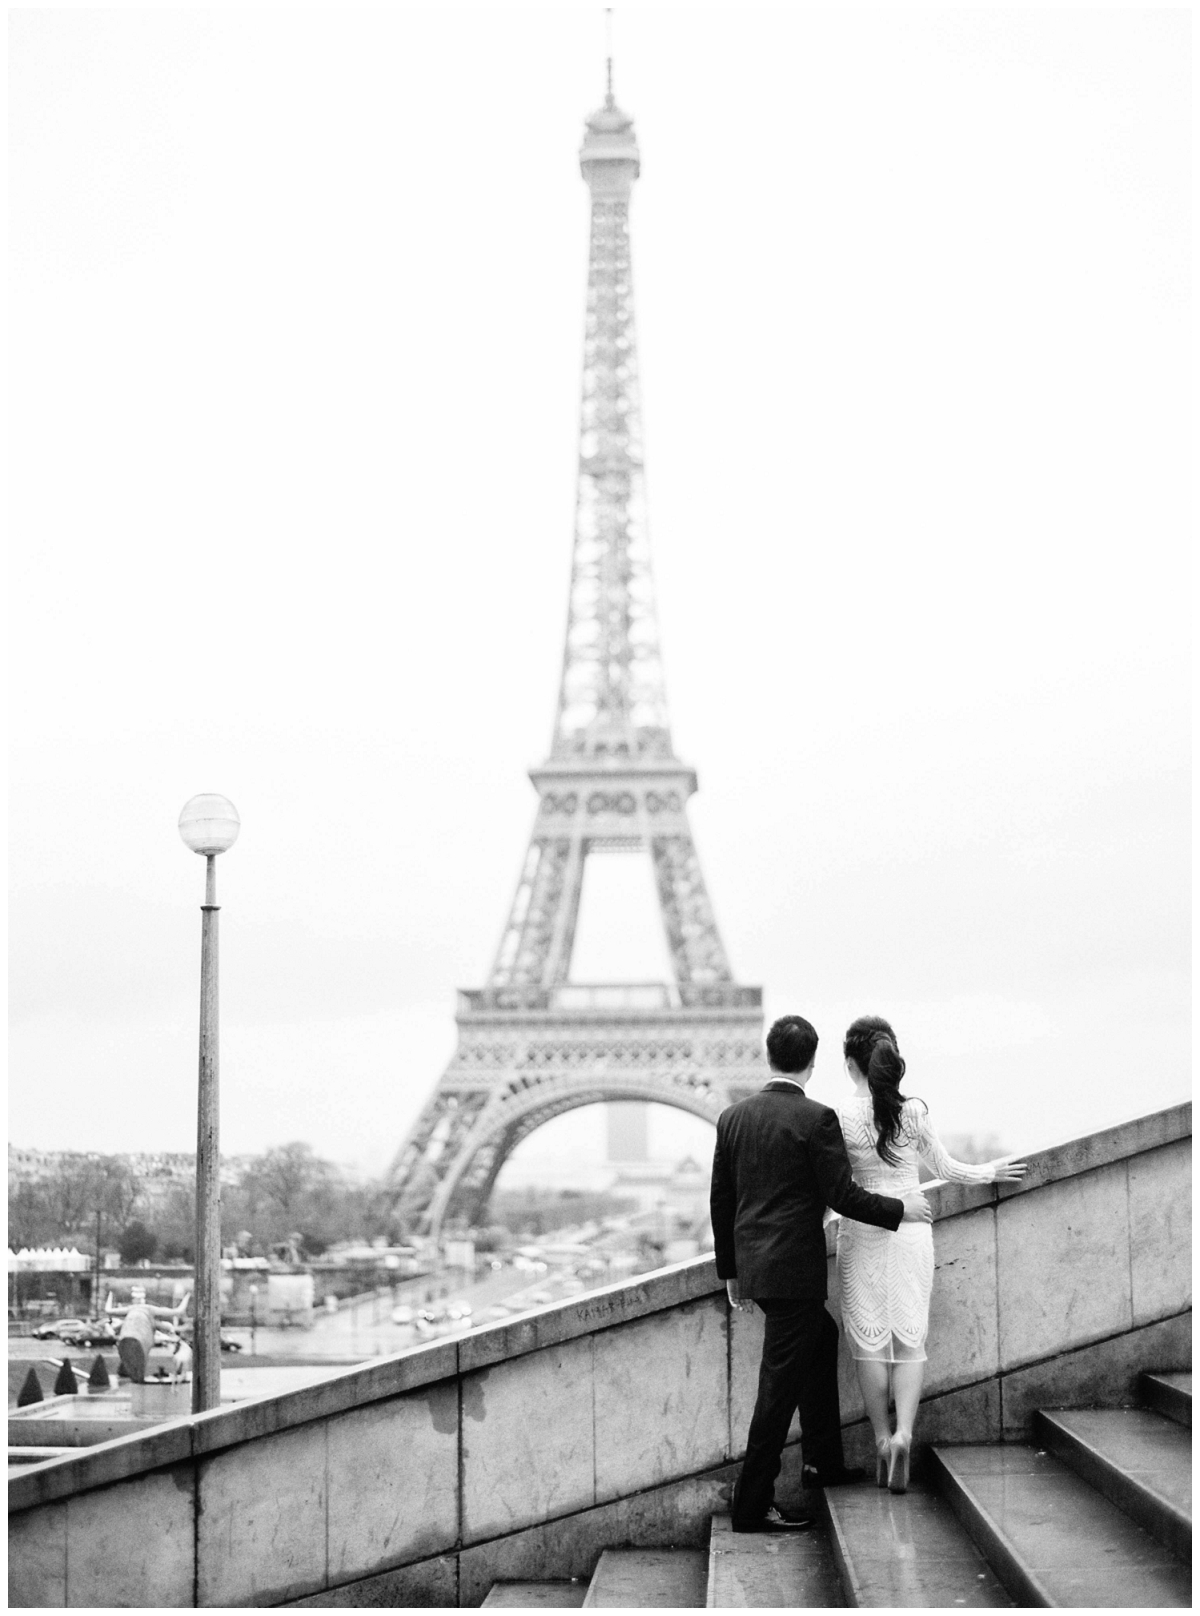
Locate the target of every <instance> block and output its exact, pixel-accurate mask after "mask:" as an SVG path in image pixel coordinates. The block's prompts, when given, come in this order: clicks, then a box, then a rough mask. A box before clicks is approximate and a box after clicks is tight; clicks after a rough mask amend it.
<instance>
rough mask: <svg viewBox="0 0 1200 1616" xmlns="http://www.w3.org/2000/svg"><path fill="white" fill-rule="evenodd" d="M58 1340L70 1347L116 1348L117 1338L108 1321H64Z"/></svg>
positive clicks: (60, 1326)
mask: <svg viewBox="0 0 1200 1616" xmlns="http://www.w3.org/2000/svg"><path fill="white" fill-rule="evenodd" d="M58 1339H59V1340H60V1341H61V1342H62V1343H63V1344H64V1345H65V1346H68V1347H115V1346H116V1344H117V1337H116V1334H115V1333H114V1331H113V1327H112V1325H111V1324H110V1323H109V1322H108V1320H107V1319H87V1320H80V1319H64V1321H63V1322H62V1323H61V1324H60V1325H59V1327H58Z"/></svg>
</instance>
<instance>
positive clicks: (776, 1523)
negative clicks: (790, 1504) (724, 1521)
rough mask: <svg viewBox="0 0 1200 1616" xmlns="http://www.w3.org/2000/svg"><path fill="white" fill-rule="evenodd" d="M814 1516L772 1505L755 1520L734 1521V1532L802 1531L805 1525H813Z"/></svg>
mask: <svg viewBox="0 0 1200 1616" xmlns="http://www.w3.org/2000/svg"><path fill="white" fill-rule="evenodd" d="M814 1524H815V1517H814V1516H812V1515H802V1514H801V1513H800V1512H799V1511H798V1510H791V1509H778V1508H776V1507H775V1506H772V1507H771V1508H770V1509H769V1510H768V1511H767V1513H766V1514H765V1515H763V1516H761V1517H760V1519H758V1520H757V1521H747V1522H746V1523H745V1524H744V1525H742V1526H739V1525H738V1524H737V1522H736V1521H735V1522H734V1525H733V1529H734V1531H735V1532H803V1531H804V1529H805V1527H807V1526H813V1525H814Z"/></svg>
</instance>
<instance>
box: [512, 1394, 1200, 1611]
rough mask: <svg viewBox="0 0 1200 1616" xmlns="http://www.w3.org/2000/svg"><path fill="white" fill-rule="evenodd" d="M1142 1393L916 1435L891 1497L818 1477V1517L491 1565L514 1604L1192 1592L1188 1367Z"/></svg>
mask: <svg viewBox="0 0 1200 1616" xmlns="http://www.w3.org/2000/svg"><path fill="white" fill-rule="evenodd" d="M1140 1390H1141V1397H1142V1403H1143V1405H1144V1406H1143V1407H1140V1408H1122V1409H1107V1410H1092V1409H1087V1410H1080V1409H1074V1410H1063V1411H1054V1412H1051V1411H1043V1412H1039V1413H1038V1414H1036V1415H1035V1416H1034V1423H1033V1428H1032V1433H1031V1434H1032V1441H1031V1442H1029V1443H1027V1444H1010V1445H1004V1446H975V1447H956V1448H951V1447H944V1448H936V1447H935V1448H931V1449H930V1450H929V1454H928V1461H927V1463H926V1465H925V1472H926V1474H925V1478H924V1479H923V1480H921V1481H917V1482H914V1483H913V1484H912V1485H911V1486H910V1488H909V1490H908V1492H907V1493H906V1494H904V1495H903V1496H902V1497H894V1496H893V1495H892V1494H891V1493H889V1492H886V1491H881V1490H879V1489H878V1488H876V1487H874V1486H872V1485H870V1482H869V1480H868V1482H866V1483H864V1484H862V1485H861V1486H858V1487H845V1488H834V1489H830V1491H829V1492H827V1493H825V1494H823V1495H820V1496H821V1497H822V1498H823V1500H824V1515H825V1525H824V1529H823V1530H822V1529H820V1528H812V1529H810V1530H809V1531H807V1532H801V1533H798V1534H796V1536H794V1537H788V1536H779V1537H775V1536H767V1535H759V1534H743V1533H737V1534H735V1533H734V1532H733V1531H732V1530H731V1528H730V1522H729V1517H728V1516H727V1515H714V1516H713V1520H712V1530H711V1536H710V1541H709V1546H708V1549H707V1551H705V1550H703V1549H606V1550H605V1551H604V1552H603V1554H602V1555H601V1556H600V1560H599V1563H598V1564H597V1566H596V1569H595V1571H594V1573H593V1574H592V1578H591V1581H590V1582H589V1583H585V1582H583V1581H582V1579H581V1580H579V1581H576V1582H498V1583H495V1584H494V1585H493V1586H492V1589H491V1591H490V1592H489V1593H488V1595H487V1597H486V1599H485V1600H484V1601H483V1603H484V1604H485V1605H505V1606H509V1607H520V1608H523V1609H531V1608H532V1609H537V1608H539V1607H548V1608H552V1609H559V1610H565V1609H569V1608H571V1607H577V1606H592V1607H605V1608H608V1609H610V1610H611V1609H624V1610H631V1609H640V1610H648V1609H660V1608H661V1609H668V1608H675V1609H699V1608H703V1607H706V1606H707V1607H712V1608H715V1609H722V1610H736V1609H740V1610H765V1609H781V1608H786V1607H793V1608H796V1607H798V1608H805V1607H808V1608H822V1607H827V1606H838V1605H859V1606H865V1607H874V1608H880V1607H890V1608H907V1609H922V1608H923V1609H937V1608H941V1609H955V1608H959V1607H962V1608H975V1607H983V1606H1005V1607H1009V1608H1011V1607H1012V1606H1014V1605H1016V1606H1029V1605H1054V1606H1067V1607H1076V1608H1079V1607H1083V1606H1090V1607H1097V1606H1099V1607H1110V1608H1112V1607H1116V1608H1124V1609H1129V1608H1137V1607H1142V1608H1146V1607H1150V1608H1160V1609H1161V1608H1164V1607H1175V1606H1180V1607H1184V1606H1190V1604H1191V1574H1190V1566H1191V1556H1192V1512H1191V1437H1190V1427H1191V1423H1192V1377H1191V1374H1190V1373H1158V1374H1144V1375H1142V1376H1141V1380H1140Z"/></svg>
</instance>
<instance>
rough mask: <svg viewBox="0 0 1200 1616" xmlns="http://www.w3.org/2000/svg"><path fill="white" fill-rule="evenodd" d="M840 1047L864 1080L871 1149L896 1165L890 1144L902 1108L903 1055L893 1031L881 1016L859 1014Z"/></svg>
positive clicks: (890, 1163)
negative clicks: (868, 1099) (870, 1119)
mask: <svg viewBox="0 0 1200 1616" xmlns="http://www.w3.org/2000/svg"><path fill="white" fill-rule="evenodd" d="M842 1049H843V1053H844V1055H845V1057H846V1059H847V1060H852V1061H853V1062H854V1064H855V1065H856V1066H857V1067H858V1069H859V1071H860V1072H861V1073H862V1074H863V1076H864V1077H865V1078H866V1080H867V1088H868V1089H869V1090H870V1094H871V1108H872V1111H873V1113H874V1117H875V1131H876V1135H877V1137H876V1141H875V1149H876V1150H877V1151H878V1153H879V1156H880V1159H881V1160H882V1161H885V1162H887V1164H888V1165H889V1167H897V1166H899V1162H900V1158H899V1157H898V1156H897V1155H896V1152H895V1150H894V1149H893V1148H892V1147H893V1146H894V1144H895V1142H896V1140H897V1138H898V1137H899V1134H900V1118H901V1113H902V1112H903V1110H904V1096H903V1095H902V1094H901V1093H900V1083H901V1080H902V1079H903V1077H904V1057H903V1055H901V1053H900V1051H899V1049H897V1047H896V1034H895V1033H894V1032H893V1031H892V1029H891V1027H890V1026H889V1025H888V1023H887V1022H886V1021H885V1020H884V1019H883V1017H882V1016H860V1017H859V1019H858V1020H857V1021H856V1022H855V1023H854V1024H853V1025H852V1026H851V1028H850V1030H849V1031H848V1032H847V1034H846V1040H845V1043H844V1044H843V1046H842Z"/></svg>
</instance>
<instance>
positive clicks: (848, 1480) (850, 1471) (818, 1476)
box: [800, 1465, 867, 1487]
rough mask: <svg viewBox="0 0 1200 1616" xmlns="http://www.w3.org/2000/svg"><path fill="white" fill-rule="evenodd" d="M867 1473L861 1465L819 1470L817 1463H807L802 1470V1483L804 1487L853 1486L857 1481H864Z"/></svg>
mask: <svg viewBox="0 0 1200 1616" xmlns="http://www.w3.org/2000/svg"><path fill="white" fill-rule="evenodd" d="M866 1474H867V1473H866V1471H865V1470H864V1469H863V1467H862V1466H861V1465H843V1466H842V1468H841V1469H840V1470H818V1469H817V1468H816V1466H815V1465H805V1466H804V1468H803V1470H801V1472H800V1485H801V1486H802V1487H852V1486H853V1485H854V1483H855V1482H856V1481H864V1480H865V1479H866Z"/></svg>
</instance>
